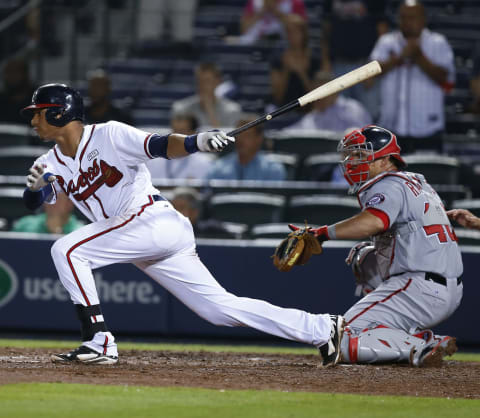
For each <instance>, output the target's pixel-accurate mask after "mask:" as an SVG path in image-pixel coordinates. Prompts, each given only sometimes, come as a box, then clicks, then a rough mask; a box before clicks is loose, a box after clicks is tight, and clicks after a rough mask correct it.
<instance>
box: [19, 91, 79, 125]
mask: <svg viewBox="0 0 480 418" xmlns="http://www.w3.org/2000/svg"><path fill="white" fill-rule="evenodd" d="M35 109H47V111H46V113H45V119H46V120H47V122H48V123H49V124H50V125H53V126H58V127H61V126H65V125H66V124H67V123H69V122H71V121H73V120H79V121H82V122H83V120H84V111H83V99H82V96H81V94H80V93H79V92H78V91H77V90H74V89H72V88H71V87H68V86H67V85H65V84H45V85H43V86H40V87H39V88H38V89H37V90H35V92H34V93H33V96H32V104H31V105H30V106H27V107H25V108H24V109H22V110H21V113H22V115H24V116H26V117H30V119H31V118H32V116H33V111H34V110H35Z"/></svg>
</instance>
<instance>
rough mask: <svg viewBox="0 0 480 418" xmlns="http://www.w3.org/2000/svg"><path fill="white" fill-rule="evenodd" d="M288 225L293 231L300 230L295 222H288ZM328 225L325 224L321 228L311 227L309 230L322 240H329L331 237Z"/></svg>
mask: <svg viewBox="0 0 480 418" xmlns="http://www.w3.org/2000/svg"><path fill="white" fill-rule="evenodd" d="M288 227H289V228H290V229H291V230H292V231H298V230H299V229H300V228H299V227H298V226H295V225H293V224H288ZM327 228H328V227H327V225H323V226H321V227H320V228H309V229H308V232H310V233H311V234H313V235H314V236H315V238H317V239H318V240H319V241H320V242H323V241H328V240H329V239H330V238H329V237H328V229H327Z"/></svg>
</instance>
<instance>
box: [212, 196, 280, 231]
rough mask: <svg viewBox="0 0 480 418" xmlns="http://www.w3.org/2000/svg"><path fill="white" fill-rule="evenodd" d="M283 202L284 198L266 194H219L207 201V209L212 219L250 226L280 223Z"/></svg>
mask: <svg viewBox="0 0 480 418" xmlns="http://www.w3.org/2000/svg"><path fill="white" fill-rule="evenodd" d="M285 201H286V198H285V197H284V196H280V195H272V194H266V193H242V192H239V193H231V194H230V193H220V194H216V195H213V196H212V197H211V198H210V199H209V201H208V202H207V208H208V215H209V217H211V218H213V219H218V220H221V221H228V222H238V223H243V224H247V225H249V226H251V225H255V224H261V223H269V222H280V221H281V219H282V214H283V210H284V206H285Z"/></svg>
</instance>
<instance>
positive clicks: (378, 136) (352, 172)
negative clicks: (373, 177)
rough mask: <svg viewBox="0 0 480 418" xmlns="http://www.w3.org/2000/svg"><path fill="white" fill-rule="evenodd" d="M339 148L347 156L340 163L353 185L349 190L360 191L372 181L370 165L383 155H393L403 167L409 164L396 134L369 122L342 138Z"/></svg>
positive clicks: (350, 191)
mask: <svg viewBox="0 0 480 418" xmlns="http://www.w3.org/2000/svg"><path fill="white" fill-rule="evenodd" d="M338 151H339V152H340V153H341V154H342V156H343V158H342V160H341V162H340V165H341V167H342V170H343V175H344V177H345V179H346V180H347V181H348V183H349V184H350V186H351V187H350V190H349V193H351V194H353V193H356V192H357V191H358V190H359V189H360V187H361V186H362V185H363V184H364V183H365V182H366V181H368V180H369V173H370V170H369V164H370V163H372V162H374V161H376V160H379V159H380V158H385V157H389V156H390V157H392V158H395V160H396V165H397V166H398V168H399V169H400V170H403V169H405V168H406V167H407V164H406V163H405V161H404V160H403V158H402V157H401V156H400V151H401V148H400V146H399V145H398V142H397V138H396V136H395V135H394V134H393V133H392V132H390V131H389V130H387V129H385V128H381V127H379V126H375V125H368V126H365V127H363V128H362V129H356V130H354V131H352V132H350V133H349V134H347V135H345V137H344V138H343V139H342V140H341V141H340V143H339V145H338Z"/></svg>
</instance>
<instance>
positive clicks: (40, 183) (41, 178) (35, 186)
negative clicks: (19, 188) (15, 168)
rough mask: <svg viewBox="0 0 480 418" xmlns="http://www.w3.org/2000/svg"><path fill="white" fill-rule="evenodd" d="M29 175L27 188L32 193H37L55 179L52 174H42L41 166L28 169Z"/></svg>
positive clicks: (37, 165)
mask: <svg viewBox="0 0 480 418" xmlns="http://www.w3.org/2000/svg"><path fill="white" fill-rule="evenodd" d="M29 171H30V174H29V175H28V176H27V187H28V188H29V189H30V190H31V191H32V192H37V191H39V190H40V189H42V188H43V187H45V186H47V185H48V184H50V183H52V182H54V181H55V180H56V179H57V178H56V177H55V175H54V174H52V173H44V170H43V166H41V165H40V164H36V165H34V166H33V167H30V170H29Z"/></svg>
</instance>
